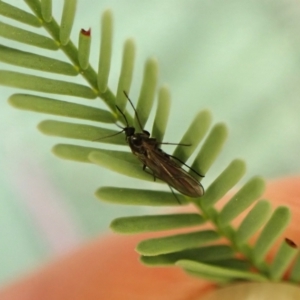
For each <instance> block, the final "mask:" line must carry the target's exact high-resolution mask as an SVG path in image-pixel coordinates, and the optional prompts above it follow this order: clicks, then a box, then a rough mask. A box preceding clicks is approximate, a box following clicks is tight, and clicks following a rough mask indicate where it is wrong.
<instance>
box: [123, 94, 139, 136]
mask: <svg viewBox="0 0 300 300" xmlns="http://www.w3.org/2000/svg"><path fill="white" fill-rule="evenodd" d="M123 93H124V95H125V96H126V98H127V99H128V101H129V103H130V104H131V106H132V108H133V110H134V115H135V116H136V119H137V121H138V123H139V126H140V128H141V130H142V131H143V130H144V129H143V126H142V123H141V121H140V118H139V115H138V113H137V111H136V109H135V107H134V105H133V103H132V101H131V100H130V98H129V96H128V94H127V93H126V92H125V91H123Z"/></svg>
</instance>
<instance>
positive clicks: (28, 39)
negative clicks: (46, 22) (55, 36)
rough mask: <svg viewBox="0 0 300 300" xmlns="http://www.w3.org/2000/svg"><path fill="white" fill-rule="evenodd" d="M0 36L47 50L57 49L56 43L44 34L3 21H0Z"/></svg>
mask: <svg viewBox="0 0 300 300" xmlns="http://www.w3.org/2000/svg"><path fill="white" fill-rule="evenodd" d="M0 36H2V37H4V38H7V39H11V40H14V41H17V42H21V43H25V44H29V45H32V46H36V47H40V48H44V49H48V50H57V49H58V44H57V43H56V42H55V41H53V40H52V39H50V38H48V37H46V36H43V35H40V34H37V33H33V32H30V31H27V30H24V29H21V28H17V27H15V26H12V25H8V24H5V23H3V22H0Z"/></svg>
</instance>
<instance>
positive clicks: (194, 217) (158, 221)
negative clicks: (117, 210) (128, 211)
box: [110, 213, 205, 234]
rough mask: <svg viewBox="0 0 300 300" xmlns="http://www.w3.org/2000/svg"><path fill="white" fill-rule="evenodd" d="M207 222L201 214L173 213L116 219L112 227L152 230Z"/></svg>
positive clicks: (131, 231) (121, 231)
mask: <svg viewBox="0 0 300 300" xmlns="http://www.w3.org/2000/svg"><path fill="white" fill-rule="evenodd" d="M203 223H205V220H204V219H203V218H202V217H201V215H199V214H192V213H190V214H171V215H154V216H139V217H125V218H118V219H115V220H114V221H113V222H112V223H111V224H110V227H111V228H112V229H113V230H114V231H116V232H118V233H127V234H133V233H139V232H152V231H160V230H167V229H175V228H185V227H190V226H196V225H200V224H203Z"/></svg>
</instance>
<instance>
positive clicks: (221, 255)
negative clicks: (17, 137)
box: [141, 245, 234, 266]
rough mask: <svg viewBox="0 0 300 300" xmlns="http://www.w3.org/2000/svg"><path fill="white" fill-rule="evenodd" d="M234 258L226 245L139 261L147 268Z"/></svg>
mask: <svg viewBox="0 0 300 300" xmlns="http://www.w3.org/2000/svg"><path fill="white" fill-rule="evenodd" d="M233 257H234V251H233V250H232V249H231V248H230V247H229V246H226V245H212V246H205V247H200V248H194V249H188V250H183V251H178V252H172V253H168V254H161V255H155V256H143V255H142V256H141V261H142V262H143V263H144V264H146V265H148V266H168V265H174V264H175V263H176V262H177V261H178V260H182V259H189V260H193V261H196V262H211V263H212V262H214V261H219V260H222V259H228V258H233Z"/></svg>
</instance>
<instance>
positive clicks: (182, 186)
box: [116, 91, 204, 198]
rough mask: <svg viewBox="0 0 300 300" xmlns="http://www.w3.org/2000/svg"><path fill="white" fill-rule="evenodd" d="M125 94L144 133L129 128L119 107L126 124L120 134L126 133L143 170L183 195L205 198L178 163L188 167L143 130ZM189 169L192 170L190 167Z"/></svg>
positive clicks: (196, 183) (200, 187)
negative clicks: (165, 150) (166, 151)
mask: <svg viewBox="0 0 300 300" xmlns="http://www.w3.org/2000/svg"><path fill="white" fill-rule="evenodd" d="M124 94H125V96H126V98H127V99H128V101H129V102H130V104H131V106H132V108H133V110H134V112H135V115H136V118H137V121H138V124H139V126H140V128H141V130H142V132H139V133H136V132H135V127H133V126H129V123H128V121H127V118H126V116H125V114H124V113H123V112H122V111H121V109H120V108H119V107H118V106H116V108H117V109H118V111H119V112H120V114H121V115H122V116H123V118H124V120H125V122H126V127H124V128H122V129H123V130H122V131H120V132H119V133H122V132H125V136H126V141H127V143H128V145H129V147H130V149H131V152H132V153H133V154H134V155H135V156H136V157H137V158H138V159H139V160H140V161H141V162H142V164H143V170H144V171H145V172H147V170H146V168H148V169H149V170H150V171H151V173H150V172H148V173H150V174H151V175H152V176H153V177H154V180H155V179H156V178H159V179H161V180H163V181H164V182H166V183H167V184H168V185H169V186H170V187H172V188H174V189H175V190H177V191H178V192H180V193H181V194H183V195H186V196H189V197H192V198H197V197H201V196H203V194H204V189H203V186H202V185H201V183H200V182H199V181H198V180H197V179H196V178H194V177H193V176H192V175H190V174H189V173H188V172H187V171H185V170H184V169H183V168H182V167H181V165H180V164H179V163H178V162H177V161H179V162H180V163H182V164H184V165H185V166H187V165H186V164H185V163H184V162H182V161H181V160H180V159H179V158H177V157H175V156H172V155H169V154H167V153H165V152H164V151H163V150H162V149H161V148H159V145H161V144H162V143H159V142H158V141H157V140H156V138H153V137H150V133H149V132H148V131H146V130H144V129H143V128H142V125H141V122H140V119H139V116H138V113H137V111H136V109H135V107H134V105H133V103H132V102H131V100H130V99H129V97H128V95H127V93H126V92H125V91H124ZM119 133H117V134H119ZM186 146H187V145H186ZM187 167H188V168H190V167H189V166H187ZM190 169H191V170H192V171H193V172H194V173H195V174H197V175H198V176H200V177H203V176H202V175H200V174H198V173H197V172H196V171H195V170H193V169H192V168H190Z"/></svg>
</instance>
